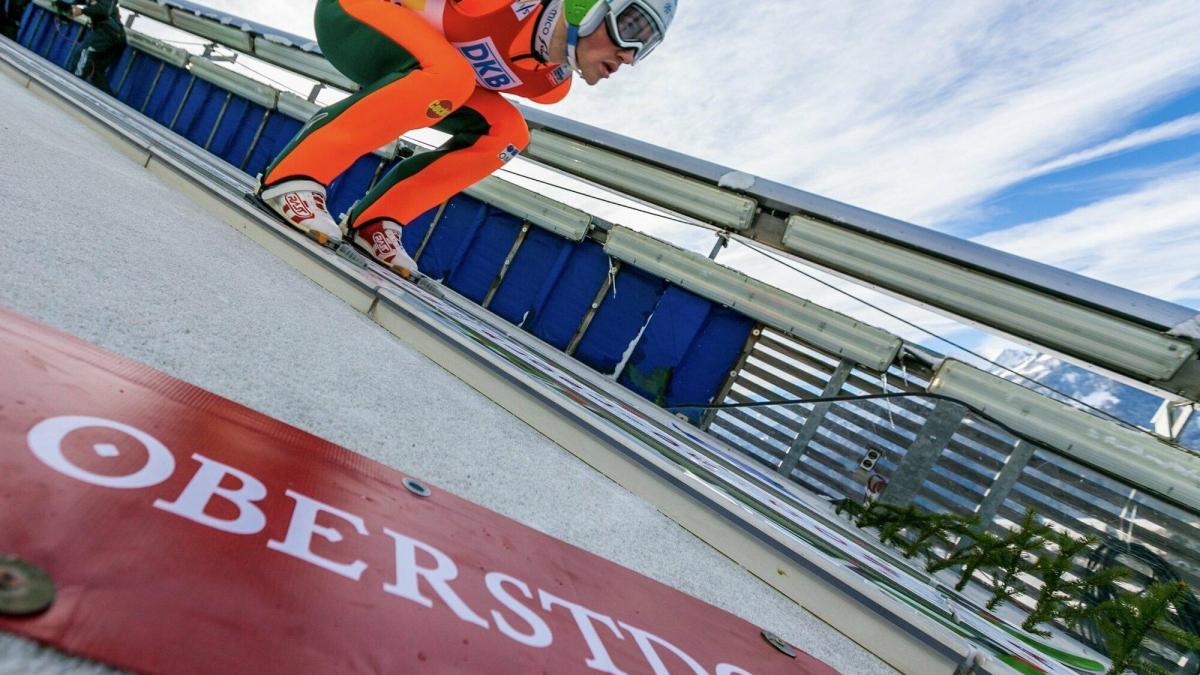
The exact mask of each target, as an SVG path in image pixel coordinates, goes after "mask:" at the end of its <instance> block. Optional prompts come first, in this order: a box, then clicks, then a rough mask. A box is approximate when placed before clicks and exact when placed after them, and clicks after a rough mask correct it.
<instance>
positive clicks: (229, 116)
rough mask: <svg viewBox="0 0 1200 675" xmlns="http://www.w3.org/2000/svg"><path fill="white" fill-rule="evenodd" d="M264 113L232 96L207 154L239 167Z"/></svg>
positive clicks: (253, 105) (256, 106) (255, 106)
mask: <svg viewBox="0 0 1200 675" xmlns="http://www.w3.org/2000/svg"><path fill="white" fill-rule="evenodd" d="M266 111H267V110H266V108H264V107H262V106H260V105H258V104H255V103H251V102H250V101H247V100H246V99H244V98H242V97H241V96H234V97H233V99H232V100H230V101H229V107H228V108H226V110H225V116H224V117H223V118H222V119H221V123H220V124H219V125H217V135H216V136H214V137H213V141H212V145H210V146H209V148H208V150H209V152H211V153H213V154H214V155H216V156H218V157H220V158H221V159H223V160H225V161H226V162H229V163H230V164H232V165H234V166H241V164H242V159H244V158H245V157H246V153H247V152H248V151H249V150H250V143H251V142H252V141H254V132H256V131H258V125H259V124H260V123H261V122H262V119H263V115H264V114H265V113H266Z"/></svg>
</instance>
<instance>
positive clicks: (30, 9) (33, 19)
mask: <svg viewBox="0 0 1200 675" xmlns="http://www.w3.org/2000/svg"><path fill="white" fill-rule="evenodd" d="M45 16H46V10H44V9H42V8H41V7H38V6H37V5H35V4H33V3H32V2H31V3H29V4H28V5H26V6H25V12H24V13H23V14H22V15H21V24H20V26H19V27H18V28H17V42H19V43H21V44H22V45H23V46H25V48H26V49H29V48H30V46H29V45H30V42H31V40H32V39H33V35H34V27H35V26H37V25H39V24H40V22H42V21H45V20H46V19H45Z"/></svg>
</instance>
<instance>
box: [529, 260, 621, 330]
mask: <svg viewBox="0 0 1200 675" xmlns="http://www.w3.org/2000/svg"><path fill="white" fill-rule="evenodd" d="M606 276H608V255H607V254H605V253H604V247H602V246H601V245H600V244H597V243H596V242H594V241H592V240H590V239H587V240H584V241H583V242H581V243H579V244H577V245H576V246H575V247H574V249H573V250H572V252H571V257H570V258H569V259H568V260H567V264H566V267H565V268H564V269H563V271H562V274H560V275H558V278H557V279H555V280H554V283H553V285H552V286H551V287H550V288H549V289H547V291H546V296H545V297H544V298H542V299H541V300H540V301H539V302H537V303H535V305H534V307H533V313H534V318H533V320H532V321H527V322H526V325H527V326H529V332H531V333H533V334H534V335H536V336H537V337H539V338H541V339H543V340H545V341H546V342H549V343H550V344H552V345H554V346H555V347H558V348H559V349H566V348H567V345H568V344H570V343H571V338H572V337H574V335H575V331H576V330H578V328H579V325H580V324H581V323H583V317H584V316H585V315H586V314H587V311H588V309H590V308H591V306H592V300H593V299H595V297H596V293H597V291H599V290H600V285H601V284H602V283H604V278H605V277H606Z"/></svg>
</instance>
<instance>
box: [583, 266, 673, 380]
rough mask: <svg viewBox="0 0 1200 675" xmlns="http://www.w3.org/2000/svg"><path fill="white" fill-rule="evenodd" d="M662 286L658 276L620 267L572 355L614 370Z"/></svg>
mask: <svg viewBox="0 0 1200 675" xmlns="http://www.w3.org/2000/svg"><path fill="white" fill-rule="evenodd" d="M666 287H667V282H666V281H663V280H662V279H661V278H659V277H656V276H653V275H651V274H647V273H646V272H643V271H642V270H639V269H637V268H635V267H630V266H628V265H627V266H625V267H622V268H621V271H620V272H619V273H618V274H617V280H616V283H614V284H613V287H612V288H610V289H609V291H608V292H607V293H605V294H604V300H603V301H602V302H601V303H600V309H599V310H598V311H597V312H596V318H595V319H593V320H592V324H591V325H590V326H588V330H587V333H585V334H584V336H583V340H582V341H581V342H580V343H579V349H578V351H576V352H575V358H577V359H579V360H580V361H583V362H584V363H586V364H588V365H589V366H591V367H593V368H595V369H596V370H598V371H600V372H602V373H612V372H615V371H616V369H617V366H618V365H620V363H621V359H622V358H624V356H625V352H626V351H627V350H628V349H629V347H630V344H631V343H632V342H633V341H634V339H636V338H637V335H638V332H639V331H641V330H642V327H643V326H645V325H646V320H647V319H649V318H650V315H651V314H652V313H653V312H654V308H655V306H657V305H658V299H659V298H660V297H662V294H663V291H664V290H666ZM614 289H615V292H614Z"/></svg>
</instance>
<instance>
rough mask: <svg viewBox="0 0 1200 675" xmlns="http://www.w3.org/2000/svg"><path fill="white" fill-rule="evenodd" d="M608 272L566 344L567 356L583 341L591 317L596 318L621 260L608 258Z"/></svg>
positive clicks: (590, 322) (590, 323) (619, 267)
mask: <svg viewBox="0 0 1200 675" xmlns="http://www.w3.org/2000/svg"><path fill="white" fill-rule="evenodd" d="M609 264H610V265H611V267H609V272H608V274H606V275H604V282H603V283H601V284H600V290H598V291H596V297H595V298H593V299H592V306H591V307H589V308H588V311H587V314H585V315H584V316H583V321H582V322H581V323H580V324H579V329H578V330H576V331H575V335H574V336H573V337H572V338H571V342H570V343H569V344H567V356H574V355H575V350H576V349H578V348H579V343H580V342H582V341H583V336H584V334H585V333H587V329H588V326H591V325H592V319H595V318H596V312H597V311H598V310H599V309H600V305H601V304H602V303H603V302H604V296H605V295H608V289H610V288H612V284H613V280H614V279H616V277H617V272H620V271H621V261H620V260H615V261H614V260H612V259H611V258H610V259H609Z"/></svg>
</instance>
